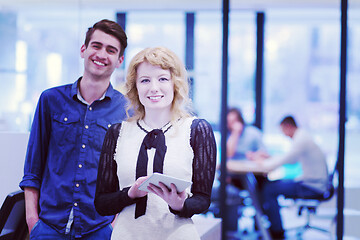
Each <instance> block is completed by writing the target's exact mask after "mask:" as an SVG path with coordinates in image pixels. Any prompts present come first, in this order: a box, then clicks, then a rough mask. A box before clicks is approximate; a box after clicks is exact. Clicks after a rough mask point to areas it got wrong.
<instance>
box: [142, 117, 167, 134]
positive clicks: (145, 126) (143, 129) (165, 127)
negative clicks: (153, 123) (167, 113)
mask: <svg viewBox="0 0 360 240" xmlns="http://www.w3.org/2000/svg"><path fill="white" fill-rule="evenodd" d="M136 124H137V125H138V127H139V128H140V129H141V130H142V131H144V132H145V133H149V132H151V131H152V130H154V129H159V130H162V131H163V133H166V132H167V131H168V130H169V129H170V128H171V127H172V124H170V121H169V122H167V123H166V124H165V125H164V126H162V127H161V128H151V127H149V126H148V125H146V123H145V122H144V120H137V121H136ZM142 125H143V126H142ZM164 129H165V130H164Z"/></svg>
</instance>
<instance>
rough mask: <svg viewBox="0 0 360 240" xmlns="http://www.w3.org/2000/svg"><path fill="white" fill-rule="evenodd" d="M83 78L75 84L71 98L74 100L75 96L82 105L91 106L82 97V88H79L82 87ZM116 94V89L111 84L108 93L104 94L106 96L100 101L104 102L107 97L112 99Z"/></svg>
mask: <svg viewBox="0 0 360 240" xmlns="http://www.w3.org/2000/svg"><path fill="white" fill-rule="evenodd" d="M81 79H82V77H80V78H79V79H78V80H77V81H76V82H74V83H73V85H72V87H71V96H72V97H73V98H74V97H75V96H76V97H77V98H78V99H79V101H81V102H82V103H85V104H87V105H89V104H88V103H87V102H86V101H85V99H84V98H83V97H82V96H81V94H80V88H79V85H80V81H81ZM114 94H115V91H114V88H113V86H112V84H111V83H110V84H109V87H108V89H107V90H106V92H105V93H104V95H102V96H101V98H100V99H99V100H100V101H101V100H104V99H105V98H106V97H108V98H110V99H111V98H112V97H113V96H114Z"/></svg>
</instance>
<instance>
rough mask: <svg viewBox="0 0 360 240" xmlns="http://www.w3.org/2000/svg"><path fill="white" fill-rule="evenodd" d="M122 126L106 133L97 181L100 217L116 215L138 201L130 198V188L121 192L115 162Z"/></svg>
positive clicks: (112, 127)
mask: <svg viewBox="0 0 360 240" xmlns="http://www.w3.org/2000/svg"><path fill="white" fill-rule="evenodd" d="M120 128H121V124H120V123H119V124H114V125H112V126H111V127H110V128H109V129H108V131H107V132H106V135H105V138H104V143H103V146H102V150H101V154H100V161H99V168H98V175H97V180H96V192H95V200H94V204H95V209H96V211H97V212H98V213H99V214H100V215H103V216H105V215H115V214H117V213H119V212H121V210H122V209H123V208H124V207H126V206H129V205H131V204H134V203H135V202H136V201H135V200H133V199H131V198H130V197H129V196H128V191H129V187H128V188H124V189H122V190H120V188H119V179H118V176H117V163H116V161H115V160H114V154H115V149H116V144H117V140H118V137H119V132H120Z"/></svg>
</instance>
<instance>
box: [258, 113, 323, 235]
mask: <svg viewBox="0 0 360 240" xmlns="http://www.w3.org/2000/svg"><path fill="white" fill-rule="evenodd" d="M280 128H281V131H282V132H283V133H284V134H285V135H286V136H288V137H290V138H291V139H292V145H291V148H290V150H289V151H288V152H287V153H285V154H284V155H281V156H274V157H269V158H267V159H266V161H262V160H263V159H264V158H260V159H259V158H258V159H256V160H257V161H261V163H262V164H263V166H264V167H265V168H266V169H267V170H269V171H272V170H274V169H276V168H278V167H280V166H282V165H284V164H287V163H297V162H299V163H300V164H301V168H302V174H301V175H300V176H299V177H297V178H295V179H284V180H277V181H268V182H266V183H265V185H264V186H263V188H262V190H261V193H260V198H261V199H260V200H261V202H262V206H263V210H264V213H265V214H266V215H267V216H268V218H269V220H270V222H271V227H270V232H271V234H272V237H273V238H275V239H282V238H283V237H284V229H283V226H282V221H281V216H280V212H279V211H280V207H279V204H278V201H277V198H278V196H279V195H284V196H285V197H289V198H295V197H300V198H301V197H312V196H314V197H316V196H318V195H319V194H323V193H324V192H325V191H326V190H327V186H328V168H327V163H326V156H325V154H324V153H323V151H322V150H321V149H320V147H319V146H318V145H317V144H316V143H315V141H314V139H313V137H312V136H311V134H309V133H308V132H307V131H305V130H304V129H302V128H299V127H298V126H297V124H296V121H295V119H294V117H292V116H287V117H285V118H283V120H282V121H281V123H280Z"/></svg>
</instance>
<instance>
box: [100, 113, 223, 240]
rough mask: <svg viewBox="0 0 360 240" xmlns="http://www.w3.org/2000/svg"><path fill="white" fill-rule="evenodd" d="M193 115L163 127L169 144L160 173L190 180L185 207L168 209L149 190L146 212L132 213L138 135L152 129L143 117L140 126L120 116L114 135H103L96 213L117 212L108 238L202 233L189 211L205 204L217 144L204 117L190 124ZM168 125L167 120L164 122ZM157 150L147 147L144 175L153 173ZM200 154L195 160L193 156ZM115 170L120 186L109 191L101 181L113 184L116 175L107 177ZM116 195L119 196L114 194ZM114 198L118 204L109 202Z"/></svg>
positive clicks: (140, 138) (198, 210)
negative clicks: (110, 140)
mask: <svg viewBox="0 0 360 240" xmlns="http://www.w3.org/2000/svg"><path fill="white" fill-rule="evenodd" d="M194 119H195V118H186V119H181V120H179V121H178V122H176V124H175V125H174V126H171V127H170V128H169V129H168V130H167V131H166V132H165V144H166V146H167V150H166V154H165V157H164V164H163V173H164V174H167V175H170V176H174V177H177V178H181V179H185V180H188V181H192V182H193V186H192V188H191V189H190V188H189V189H187V192H188V194H189V198H188V199H187V200H186V201H185V206H184V210H182V211H180V212H176V211H174V210H171V209H170V208H169V206H168V205H167V203H166V202H165V201H164V200H163V199H161V198H160V197H158V196H157V195H155V194H152V193H149V194H148V199H147V206H146V213H145V215H143V216H140V217H138V218H136V219H135V217H134V216H135V206H136V204H134V203H136V200H132V199H129V198H128V196H127V191H128V189H129V187H130V186H131V185H132V184H133V183H134V182H135V179H136V176H135V175H136V164H137V158H138V154H139V150H140V146H141V144H142V141H143V139H144V137H145V136H146V134H147V133H146V132H145V131H148V132H150V131H151V130H153V129H151V128H149V127H148V126H146V124H145V123H144V122H143V121H139V125H140V126H141V127H142V128H143V129H141V128H140V127H139V126H138V124H137V123H136V122H123V123H122V125H121V126H120V127H118V129H119V130H118V132H119V134H118V137H117V134H116V133H115V134H114V135H113V136H112V137H109V136H107V137H105V142H104V146H103V152H102V157H101V158H100V166H99V173H98V182H97V193H96V197H95V206H96V208H97V210H98V209H99V210H98V211H99V213H100V214H102V213H101V212H102V211H104V214H105V215H109V214H115V213H119V214H118V217H117V220H116V223H115V226H114V230H113V233H112V237H111V239H113V240H116V239H126V240H133V239H134V240H135V239H161V240H162V239H164V240H165V239H194V240H195V239H200V237H199V235H198V233H197V230H196V228H195V225H194V224H193V222H192V220H191V216H192V215H193V214H195V213H201V212H202V211H204V210H206V209H207V207H208V205H209V204H210V193H211V185H212V182H213V178H214V171H215V162H216V146H215V141H214V139H213V134H212V130H211V127H210V125H209V124H208V123H207V122H206V121H205V120H199V119H197V121H196V122H197V123H198V124H194ZM204 127H205V128H207V129H205V130H207V131H205V132H204V129H202V128H204ZM209 127H210V131H209V129H208V128H209ZM166 128H168V126H165V127H164V129H166ZM144 129H145V131H144ZM164 129H163V130H164ZM197 129H198V130H197ZM199 129H200V130H199ZM201 129H202V131H201ZM107 135H108V134H107ZM115 137H117V140H116V146H114V143H112V144H111V146H112V147H110V149H111V148H112V149H113V150H112V151H108V150H104V148H106V141H108V140H109V139H114V138H115ZM209 140H210V141H209ZM112 142H113V141H112ZM209 142H210V144H209ZM194 147H196V149H195V148H194ZM155 150H156V149H155V148H152V149H149V150H147V153H148V168H147V173H148V175H151V174H152V173H153V169H152V166H153V159H154V154H155ZM111 152H112V154H110V156H111V155H112V156H113V157H111V158H112V160H111V161H110V160H104V159H106V158H107V157H106V155H107V154H106V153H111ZM198 158H199V160H196V159H198ZM108 161H110V162H108ZM115 164H116V168H115ZM109 165H111V171H109V168H110V167H109ZM114 168H115V170H114ZM106 169H107V170H106ZM115 171H116V172H115ZM101 172H103V174H101ZM114 173H116V175H117V179H118V187H116V186H115V187H116V189H112V190H111V192H109V186H104V185H105V184H106V183H107V184H108V185H110V186H111V185H116V181H115V183H113V182H109V178H108V177H106V176H107V175H113V174H114ZM194 173H195V174H194ZM195 175H196V176H195ZM99 178H100V179H99ZM111 178H112V179H114V178H115V177H111ZM200 185H202V186H200ZM209 186H210V187H209ZM106 188H108V189H106ZM114 190H115V191H114ZM125 194H126V196H125ZM110 195H111V197H109V196H110ZM115 195H117V196H118V197H117V198H116V199H115ZM101 199H102V200H103V201H101ZM111 199H112V200H113V201H111ZM116 202H119V205H122V206H121V207H119V206H112V205H114V204H116ZM111 206H112V207H111ZM101 208H103V210H101ZM105 211H106V212H105Z"/></svg>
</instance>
